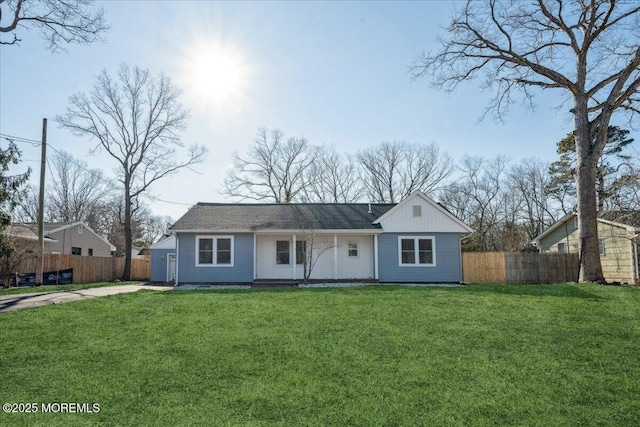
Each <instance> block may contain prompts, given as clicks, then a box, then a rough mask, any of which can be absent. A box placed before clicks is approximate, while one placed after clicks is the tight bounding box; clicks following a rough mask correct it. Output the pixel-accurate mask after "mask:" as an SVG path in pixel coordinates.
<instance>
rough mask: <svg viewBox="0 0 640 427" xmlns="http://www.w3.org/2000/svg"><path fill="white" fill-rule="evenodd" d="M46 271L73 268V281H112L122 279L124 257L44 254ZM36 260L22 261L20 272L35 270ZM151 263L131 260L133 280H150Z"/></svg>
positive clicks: (142, 260) (144, 260)
mask: <svg viewBox="0 0 640 427" xmlns="http://www.w3.org/2000/svg"><path fill="white" fill-rule="evenodd" d="M43 258H44V259H43V262H44V271H45V272H49V271H58V270H66V269H68V268H73V283H97V282H111V281H113V280H116V279H122V274H123V273H124V258H112V257H94V256H80V255H66V254H59V255H58V254H44V255H43ZM35 262H36V260H35V259H33V260H31V259H30V260H27V261H25V262H23V263H22V265H21V267H20V270H19V271H18V273H33V272H35V271H36V270H35V268H36V264H35ZM149 277H151V263H150V262H149V260H148V259H132V260H131V280H145V281H146V280H149Z"/></svg>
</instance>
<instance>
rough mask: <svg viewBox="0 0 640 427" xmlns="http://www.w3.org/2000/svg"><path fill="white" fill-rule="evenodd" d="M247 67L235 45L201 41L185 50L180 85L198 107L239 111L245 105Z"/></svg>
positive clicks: (220, 110)
mask: <svg viewBox="0 0 640 427" xmlns="http://www.w3.org/2000/svg"><path fill="white" fill-rule="evenodd" d="M250 69H251V67H250V65H249V64H248V63H247V61H246V59H245V58H244V57H243V55H242V52H241V51H240V50H239V49H238V48H234V47H231V46H224V45H222V44H220V43H212V42H208V43H204V42H202V43H199V44H195V45H194V46H193V48H192V49H191V50H190V51H189V52H187V57H186V59H185V61H184V70H183V73H182V80H183V87H184V88H185V89H186V92H187V94H188V96H189V97H190V98H191V99H192V100H193V101H196V102H197V103H198V104H199V106H200V107H201V108H206V109H210V110H213V112H215V113H221V112H225V113H231V112H239V111H241V110H242V109H243V108H245V107H246V101H247V92H248V90H249V87H250V83H251V81H250V80H251V75H250V74H251V73H250Z"/></svg>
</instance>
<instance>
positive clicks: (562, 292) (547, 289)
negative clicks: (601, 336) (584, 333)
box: [465, 283, 607, 300]
mask: <svg viewBox="0 0 640 427" xmlns="http://www.w3.org/2000/svg"><path fill="white" fill-rule="evenodd" d="M587 286H588V285H580V284H578V283H564V284H557V285H469V286H467V287H466V288H465V291H469V292H473V293H483V294H484V293H493V294H504V295H520V296H536V297H562V298H578V299H591V300H606V299H607V298H606V297H604V296H602V295H598V294H596V293H593V292H590V291H589V290H588V289H587V288H586V287H587Z"/></svg>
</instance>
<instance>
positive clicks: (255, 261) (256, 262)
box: [253, 233, 258, 280]
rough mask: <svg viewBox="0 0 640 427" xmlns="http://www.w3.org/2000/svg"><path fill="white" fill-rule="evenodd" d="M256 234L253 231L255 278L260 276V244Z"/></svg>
mask: <svg viewBox="0 0 640 427" xmlns="http://www.w3.org/2000/svg"><path fill="white" fill-rule="evenodd" d="M256 239H257V237H256V234H255V233H253V280H256V279H257V278H258V245H257V241H256Z"/></svg>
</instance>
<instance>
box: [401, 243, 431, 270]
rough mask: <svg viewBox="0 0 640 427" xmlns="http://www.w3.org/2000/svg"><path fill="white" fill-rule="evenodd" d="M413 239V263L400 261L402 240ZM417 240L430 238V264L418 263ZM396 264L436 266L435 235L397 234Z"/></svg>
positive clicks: (402, 265) (404, 265)
mask: <svg viewBox="0 0 640 427" xmlns="http://www.w3.org/2000/svg"><path fill="white" fill-rule="evenodd" d="M409 239H413V240H414V241H415V245H414V251H415V260H416V262H415V263H414V264H403V263H402V240H409ZM418 240H431V250H432V252H433V263H431V264H419V263H418V260H419V247H420V245H419V243H418ZM398 266H400V267H435V266H436V238H435V236H398Z"/></svg>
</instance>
